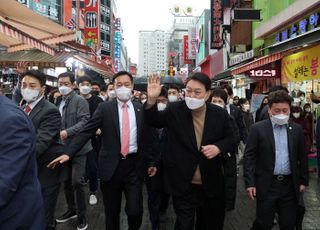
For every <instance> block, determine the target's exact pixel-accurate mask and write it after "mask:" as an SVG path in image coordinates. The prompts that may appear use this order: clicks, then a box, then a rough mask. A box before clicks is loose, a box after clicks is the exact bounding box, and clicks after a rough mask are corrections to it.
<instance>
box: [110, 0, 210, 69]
mask: <svg viewBox="0 0 320 230" xmlns="http://www.w3.org/2000/svg"><path fill="white" fill-rule="evenodd" d="M116 4H117V14H118V17H120V18H121V22H122V28H123V36H124V42H125V45H126V46H127V48H128V54H129V57H131V61H132V62H134V63H137V64H138V61H139V60H138V59H139V31H140V30H157V29H158V30H165V31H167V30H169V29H170V27H171V26H172V20H173V15H172V14H171V11H170V9H171V8H173V6H175V5H180V6H181V7H182V8H185V7H187V6H191V7H192V8H193V10H194V12H195V14H197V15H200V14H201V12H202V11H203V10H204V9H209V7H210V0H135V1H134V0H116Z"/></svg>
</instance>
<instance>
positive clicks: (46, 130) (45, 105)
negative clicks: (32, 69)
mask: <svg viewBox="0 0 320 230" xmlns="http://www.w3.org/2000/svg"><path fill="white" fill-rule="evenodd" d="M29 117H30V119H31V120H32V123H33V125H34V127H35V129H36V132H37V144H36V150H37V151H36V152H37V162H38V176H39V180H40V184H41V187H42V188H44V187H48V186H53V185H55V184H57V183H59V182H60V178H59V177H60V167H58V168H56V169H48V168H47V164H48V163H49V162H51V161H52V160H53V159H55V158H56V157H58V156H59V155H61V154H63V153H64V148H63V145H62V144H61V143H60V141H59V139H60V126H61V115H60V112H59V110H58V108H57V107H56V106H55V105H54V104H52V103H50V102H49V101H47V100H45V99H44V98H43V99H41V100H40V101H39V102H38V104H37V105H36V106H35V107H34V108H33V109H32V110H31V112H30V114H29ZM61 166H62V165H61Z"/></svg>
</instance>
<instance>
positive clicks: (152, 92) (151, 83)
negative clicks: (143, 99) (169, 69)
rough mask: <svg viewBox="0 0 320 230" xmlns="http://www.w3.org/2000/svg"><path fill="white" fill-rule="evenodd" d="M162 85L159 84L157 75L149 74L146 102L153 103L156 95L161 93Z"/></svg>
mask: <svg viewBox="0 0 320 230" xmlns="http://www.w3.org/2000/svg"><path fill="white" fill-rule="evenodd" d="M161 89H162V85H160V77H159V76H150V77H149V78H148V104H155V103H156V101H157V97H159V95H160V93H161Z"/></svg>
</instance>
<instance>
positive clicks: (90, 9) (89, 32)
mask: <svg viewBox="0 0 320 230" xmlns="http://www.w3.org/2000/svg"><path fill="white" fill-rule="evenodd" d="M84 6H85V7H84V10H85V15H84V17H85V26H84V39H85V44H86V45H87V46H89V47H91V48H92V49H93V50H94V51H97V50H98V44H99V29H98V26H99V2H98V0H85V1H84Z"/></svg>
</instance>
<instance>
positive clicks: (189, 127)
mask: <svg viewBox="0 0 320 230" xmlns="http://www.w3.org/2000/svg"><path fill="white" fill-rule="evenodd" d="M182 109H184V110H186V111H185V112H182V113H181V115H182V114H186V116H181V123H180V124H183V125H182V126H181V128H182V127H183V128H184V129H185V132H184V133H185V134H186V135H188V137H189V140H190V142H189V143H190V144H191V147H192V148H194V149H198V146H197V138H196V134H195V131H194V126H193V119H192V113H191V110H189V109H188V107H187V106H186V105H184V106H183V107H182Z"/></svg>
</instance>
